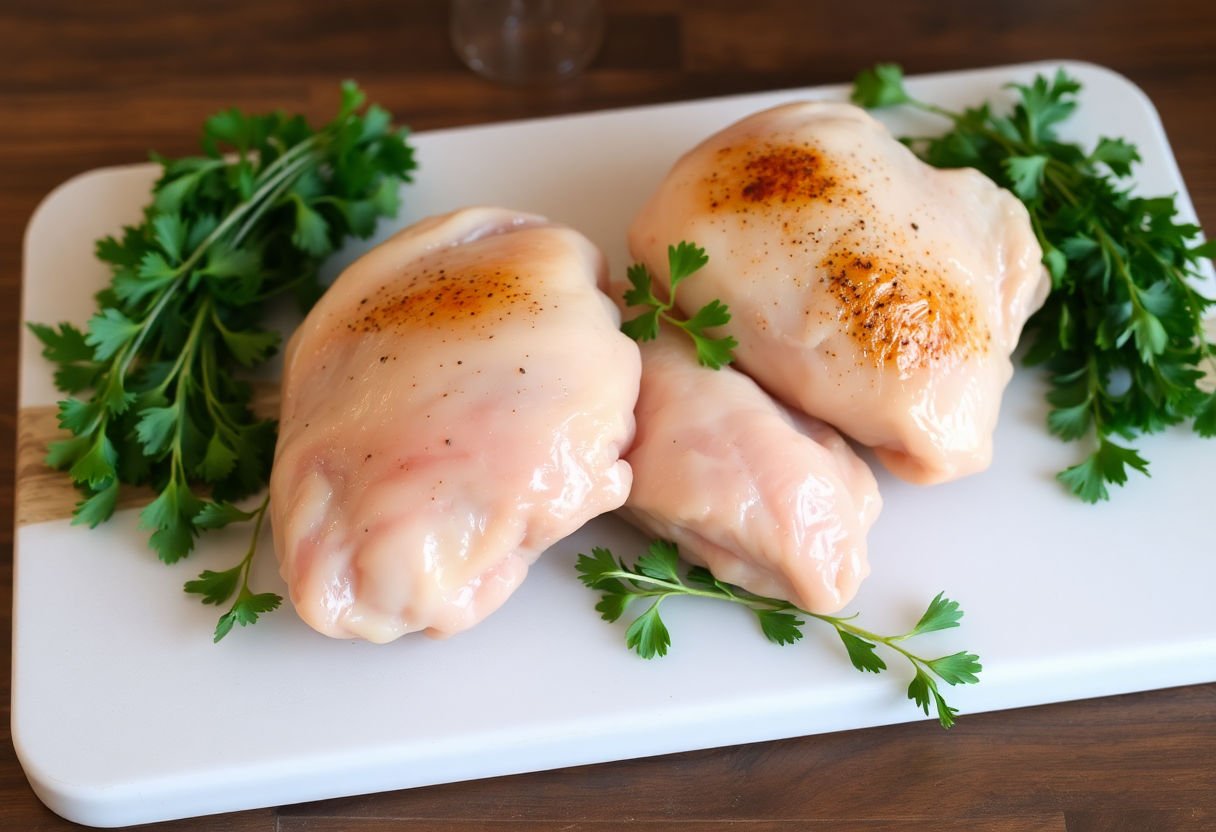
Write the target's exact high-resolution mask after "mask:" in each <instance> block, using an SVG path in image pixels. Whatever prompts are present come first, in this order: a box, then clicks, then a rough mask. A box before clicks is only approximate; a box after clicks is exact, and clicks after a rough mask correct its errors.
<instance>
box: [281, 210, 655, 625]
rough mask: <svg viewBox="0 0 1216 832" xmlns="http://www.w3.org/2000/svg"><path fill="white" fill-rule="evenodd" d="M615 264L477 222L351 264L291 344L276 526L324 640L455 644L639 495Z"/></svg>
mask: <svg viewBox="0 0 1216 832" xmlns="http://www.w3.org/2000/svg"><path fill="white" fill-rule="evenodd" d="M605 279H606V267H605V263H604V259H603V256H602V255H601V254H600V252H599V251H598V250H597V249H596V248H595V246H594V245H592V243H591V242H590V241H588V240H587V239H586V238H585V237H583V236H582V235H580V234H578V233H576V232H574V231H572V230H570V229H568V228H564V227H561V226H557V225H554V224H551V223H549V222H547V221H546V220H544V219H543V218H540V217H535V216H530V215H526V214H518V213H514V212H510V211H505V210H500V209H484V208H483V209H469V210H465V211H459V212H456V213H453V214H449V215H447V216H442V217H438V218H434V219H431V220H427V221H424V222H422V223H419V224H418V225H416V226H413V227H411V228H408V229H406V230H405V231H403V232H401V233H400V234H398V235H396V236H395V237H393V238H391V239H389V240H388V241H387V242H385V243H384V244H383V245H381V246H379V247H378V248H376V249H374V250H373V251H371V252H370V253H368V254H367V255H365V256H364V257H363V258H361V259H360V260H359V261H357V262H356V263H354V264H353V265H352V266H350V268H348V269H347V270H346V271H345V272H344V273H343V274H342V276H341V277H339V278H338V280H337V281H336V282H335V283H334V285H333V287H332V288H331V289H330V290H329V291H328V292H327V293H326V294H325V296H324V297H323V298H322V299H321V301H320V302H319V303H318V304H317V306H316V307H315V308H314V309H313V311H312V312H311V313H310V314H309V316H308V318H307V319H306V320H305V321H304V323H303V324H302V325H301V326H300V328H299V329H298V330H297V332H296V334H295V335H294V336H293V338H292V339H291V342H290V343H289V344H288V347H287V351H286V360H285V369H284V375H283V401H282V413H281V426H280V436H279V444H278V447H277V449H276V454H275V464H274V469H273V474H272V477H271V486H270V487H271V503H270V504H271V511H272V517H273V523H274V533H275V549H276V551H277V553H278V557H279V564H280V571H281V572H282V574H283V577H284V579H285V580H286V581H287V584H288V586H289V588H290V593H291V599H292V602H293V603H294V604H295V608H296V610H297V612H298V613H299V614H300V617H301V618H303V619H304V620H305V621H306V622H307V623H308V624H310V625H311V626H312V627H314V628H315V629H317V630H319V631H320V632H322V633H324V634H326V635H330V636H334V637H338V638H351V637H358V638H364V639H367V640H369V641H374V642H387V641H390V640H392V639H395V638H397V637H398V636H401V635H403V634H405V633H409V632H412V631H416V630H426V631H427V632H428V633H429V634H431V635H448V634H451V633H455V632H458V631H460V630H464V629H467V628H469V627H471V626H473V625H474V624H476V623H477V622H478V621H480V620H481V619H482V618H484V617H485V616H487V615H489V614H490V613H492V612H493V611H494V610H495V609H497V608H498V607H499V606H500V605H501V604H502V603H503V602H504V601H505V600H506V598H507V597H508V596H509V595H510V593H511V592H512V591H514V590H515V588H516V587H518V586H519V584H520V582H521V581H522V580H523V579H524V577H525V575H526V573H527V570H528V566H529V564H531V563H532V562H533V561H534V560H535V559H536V557H537V556H538V555H539V554H540V553H541V552H542V551H544V549H545V548H547V547H548V546H549V545H550V544H552V543H554V542H555V541H557V540H559V539H561V538H562V537H565V536H566V535H568V534H570V533H572V532H574V531H575V530H576V529H578V528H579V527H580V526H581V525H582V524H583V523H584V522H586V521H587V520H589V519H591V518H592V517H595V516H596V515H599V514H601V513H604V512H607V511H611V510H613V509H615V508H617V507H619V506H620V505H621V504H622V503H623V502H624V501H625V497H626V496H627V494H628V492H629V487H630V483H631V481H632V477H631V473H630V469H629V466H628V464H626V463H625V462H624V461H623V460H622V459H621V453H622V451H623V450H624V449H625V448H626V447H627V446H628V445H629V443H630V442H631V441H632V439H633V434H634V418H633V407H634V403H635V401H636V398H637V394H638V384H639V373H640V360H639V356H638V350H637V347H636V345H635V344H634V343H633V342H632V341H630V340H629V339H628V338H627V337H625V336H624V335H622V334H621V333H620V332H619V331H618V325H619V320H620V318H619V314H618V312H617V310H616V308H615V307H614V306H613V305H612V304H611V302H610V301H609V300H608V298H607V296H605V295H604V294H603V293H602V292H601V291H600V289H599V288H598V287H599V286H600V285H602V281H604V280H605Z"/></svg>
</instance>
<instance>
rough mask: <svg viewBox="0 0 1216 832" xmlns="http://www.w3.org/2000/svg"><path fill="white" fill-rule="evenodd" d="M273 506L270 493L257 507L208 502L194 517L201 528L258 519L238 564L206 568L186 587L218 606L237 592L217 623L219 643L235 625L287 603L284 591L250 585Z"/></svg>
mask: <svg viewBox="0 0 1216 832" xmlns="http://www.w3.org/2000/svg"><path fill="white" fill-rule="evenodd" d="M269 507H270V495H269V494H267V495H266V496H265V497H264V498H263V499H262V502H261V504H260V505H259V506H258V507H257V508H256V509H254V510H253V511H242V510H241V509H239V508H237V507H236V506H234V505H232V503H225V502H218V503H207V504H206V505H205V506H203V509H202V511H200V512H199V513H198V515H197V516H196V517H195V518H194V524H195V525H196V526H197V527H198V528H200V529H222V528H223V527H224V526H227V525H229V524H231V523H241V522H245V521H248V520H253V521H254V523H253V537H252V539H251V540H250V541H249V548H248V549H247V550H246V551H245V557H244V558H242V559H241V560H240V562H239V563H237V565H236V566H233V567H232V568H230V569H225V570H224V571H222V572H214V571H212V570H210V569H204V570H203V572H202V574H200V575H199V576H198V578H196V579H195V580H193V581H187V582H186V585H185V586H184V587H183V589H184V590H185V591H186V592H189V593H193V594H195V595H201V596H203V598H202V601H203V603H204V604H215V605H216V606H217V607H218V606H219V605H220V604H223V603H224V602H225V601H227V600H228V599H229V598H232V596H233V595H234V594H235V595H236V599H235V600H234V601H233V602H232V606H231V607H229V608H228V611H227V612H226V613H224V614H223V615H221V616H220V620H219V621H218V622H217V623H216V625H215V636H214V638H213V641H215V642H216V643H218V642H219V641H220V639H222V638H223V637H224V636H226V635H228V633H230V632H231V631H232V627H233V625H235V624H240V625H241V626H242V627H245V626H248V625H250V624H256V623H257V620H258V616H259V615H260V614H262V613H267V612H273V611H274V610H276V609H278V608H279V605H280V604H281V603H283V598H282V596H280V595H277V594H275V593H273V592H258V593H255V592H253V591H252V590H251V589H250V588H249V570H250V569H251V568H252V567H253V556H254V553H255V552H257V549H258V538H259V537H261V534H262V523H263V521H265V519H266V509H267V508H269Z"/></svg>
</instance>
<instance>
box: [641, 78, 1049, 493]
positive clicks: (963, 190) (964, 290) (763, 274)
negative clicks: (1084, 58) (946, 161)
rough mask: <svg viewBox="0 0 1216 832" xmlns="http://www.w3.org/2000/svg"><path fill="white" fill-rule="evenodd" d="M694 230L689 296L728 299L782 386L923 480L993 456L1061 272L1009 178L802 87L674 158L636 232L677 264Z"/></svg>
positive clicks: (757, 366)
mask: <svg viewBox="0 0 1216 832" xmlns="http://www.w3.org/2000/svg"><path fill="white" fill-rule="evenodd" d="M681 240H689V241H694V242H696V243H697V244H698V245H700V246H703V247H704V248H705V250H706V252H707V253H708V255H709V264H708V266H706V267H705V268H704V269H703V270H702V271H701V272H698V273H697V275H696V276H695V277H693V278H691V279H689V280H688V281H686V282H685V283H683V284H681V286H680V288H679V292H678V293H677V299H678V302H679V305H680V306H681V307H682V308H683V309H684V311H685V312H687V313H691V312H693V311H695V310H696V309H698V308H700V307H701V306H702V305H704V304H705V303H707V302H708V301H710V300H711V299H714V298H717V299H720V300H721V301H722V302H724V303H725V304H726V305H727V306H728V307H729V308H730V310H731V312H732V313H733V316H734V317H733V319H732V321H731V322H730V324H729V325H728V326H727V327H725V330H726V331H727V332H729V333H731V334H732V335H734V337H735V338H737V339H738V341H739V347H738V349H737V350H736V354H737V356H738V362H737V363H738V366H740V367H741V368H742V369H744V370H745V371H746V372H747V373H749V374H750V375H751V376H753V377H754V378H755V379H756V380H757V381H759V382H760V383H761V384H762V385H763V386H764V387H765V388H767V389H768V390H769V391H770V392H772V393H774V394H775V395H777V396H779V397H781V398H782V399H784V400H785V401H786V402H788V403H789V404H791V405H793V406H795V407H797V408H799V409H800V410H802V411H804V412H806V413H808V414H810V415H812V416H816V417H818V418H821V419H823V420H825V421H827V422H830V423H831V424H833V425H835V426H836V427H837V428H839V429H840V430H842V431H844V432H846V433H848V434H849V435H851V436H853V437H854V438H856V439H857V440H858V441H860V442H862V443H864V444H866V445H871V446H873V447H874V448H875V452H876V454H877V455H878V457H879V459H880V460H881V461H882V462H883V463H884V464H885V465H886V466H887V467H888V468H890V469H891V470H892V471H893V472H895V473H896V474H898V475H899V476H901V477H903V478H905V479H908V480H911V481H913V482H920V483H933V482H943V481H946V480H951V479H955V478H957V477H961V476H965V475H967V474H971V473H975V472H977V471H981V470H983V469H984V468H986V467H987V466H988V465H989V463H990V461H991V455H992V433H993V430H994V428H995V426H996V421H997V415H998V410H999V407H1000V401H1001V395H1002V393H1003V391H1004V388H1005V386H1006V384H1007V383H1008V381H1009V379H1010V377H1011V375H1012V372H1013V369H1012V365H1011V362H1010V354H1011V353H1012V351H1013V349H1014V347H1015V346H1016V344H1017V340H1018V336H1019V334H1020V332H1021V329H1022V326H1023V324H1024V323H1025V321H1026V319H1027V318H1028V317H1029V316H1030V315H1031V313H1033V312H1034V311H1035V310H1036V309H1037V308H1038V307H1039V306H1040V305H1041V304H1042V302H1043V300H1044V298H1045V297H1046V293H1047V289H1048V279H1047V276H1046V273H1045V271H1044V269H1043V268H1042V265H1041V263H1040V258H1041V251H1040V249H1039V246H1038V243H1037V242H1036V240H1035V236H1034V233H1033V230H1032V229H1031V226H1030V222H1029V219H1028V215H1027V213H1026V210H1025V208H1024V207H1023V206H1022V204H1021V203H1020V202H1019V201H1018V200H1017V199H1016V198H1015V197H1014V196H1013V195H1012V194H1010V193H1009V192H1007V191H1004V190H1002V189H1000V188H998V187H997V186H996V185H995V184H993V183H992V182H991V181H990V180H988V179H987V178H985V177H984V176H983V175H981V174H980V173H978V172H976V171H974V170H950V171H944V170H937V169H934V168H931V167H929V166H928V165H926V164H924V163H923V162H921V161H920V160H919V159H917V158H916V157H915V156H914V155H913V154H912V153H911V152H910V151H909V150H908V149H907V148H905V147H904V146H903V145H901V144H900V143H899V142H897V141H896V140H895V139H894V138H892V136H891V135H890V133H889V132H888V131H887V129H886V128H885V127H883V125H881V124H880V123H879V122H877V121H876V120H874V119H873V118H871V117H870V116H869V115H868V114H866V113H865V112H864V111H863V110H860V109H858V108H856V107H853V106H851V105H848V104H841V103H832V102H811V103H797V104H790V105H786V106H782V107H777V108H775V109H771V110H767V111H765V112H761V113H757V114H755V115H752V116H750V117H748V118H745V119H743V120H742V121H740V122H738V123H736V124H734V125H732V126H730V127H728V128H726V129H725V130H723V131H721V132H720V133H717V134H716V135H714V136H711V137H710V138H709V139H707V140H706V141H704V142H703V143H702V144H701V145H699V146H698V147H696V148H694V149H693V150H691V151H690V152H689V153H687V154H686V155H685V156H684V157H683V158H681V159H680V160H679V161H678V162H677V163H676V165H675V167H674V168H673V169H672V171H671V172H670V174H669V175H668V176H667V178H666V179H665V180H664V181H663V183H662V184H661V185H660V186H659V188H658V190H657V192H656V193H655V194H654V195H653V196H652V197H651V199H650V200H649V201H648V202H647V204H646V205H645V207H644V208H643V209H642V210H641V212H640V213H639V214H638V216H637V217H636V219H635V220H634V222H633V225H632V227H631V229H630V233H629V243H630V249H631V250H632V253H633V255H634V257H635V258H637V259H639V260H641V261H643V262H645V263H646V264H647V266H648V267H649V269H650V270H651V272H652V273H653V274H655V275H656V276H657V277H658V278H659V279H660V280H661V281H665V280H666V278H667V268H666V265H667V264H666V250H667V246H668V245H669V244H673V243H677V242H679V241H681Z"/></svg>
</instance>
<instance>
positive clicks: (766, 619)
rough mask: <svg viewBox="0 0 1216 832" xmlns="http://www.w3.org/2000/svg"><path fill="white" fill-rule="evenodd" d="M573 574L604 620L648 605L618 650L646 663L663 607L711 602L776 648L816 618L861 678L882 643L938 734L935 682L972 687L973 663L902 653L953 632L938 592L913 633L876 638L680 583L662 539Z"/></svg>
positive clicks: (880, 666) (741, 594)
mask: <svg viewBox="0 0 1216 832" xmlns="http://www.w3.org/2000/svg"><path fill="white" fill-rule="evenodd" d="M576 568H577V569H578V572H579V579H580V580H581V581H582V582H583V583H584V584H585V585H586V586H587V587H589V588H590V589H594V590H596V591H598V592H601V593H602V595H601V597H600V601H599V603H598V604H596V605H595V608H596V609H597V610H598V611H599V612H600V615H601V616H602V617H603V619H604V620H605V621H609V622H612V621H616V620H617V619H619V618H620V617H621V616H622V615H624V614H625V611H626V610H628V608H629V606H630V605H631V604H632V603H633V602H634V601H635V600H637V599H639V598H642V599H652V600H651V604H650V606H648V607H647V608H646V610H645V611H644V612H642V614H641V615H639V616H638V617H637V618H635V619H634V620H633V623H632V624H630V625H629V629H628V630H626V631H625V644H626V646H627V647H629V648H630V649H633V650H635V651H637V653H638V655H640V656H641V657H642V658H645V659H652V658H654V657H655V656H665V655H667V649H668V648H669V647H670V646H671V634H670V633H669V632H668V630H667V627H666V625H665V624H664V623H663V619H662V617H661V616H660V610H659V608H660V606H661V605H662V603H663V601H665V600H666V599H668V598H671V597H674V596H694V597H698V598H713V599H716V600H719V601H728V602H730V603H734V604H740V605H742V606H744V607H746V608H747V609H749V610H751V611H752V612H753V613H755V615H756V619H757V621H758V623H759V624H760V630H761V632H762V633H763V634H764V637H765V638H767V639H768V640H769V641H771V642H773V643H775V644H792V643H794V642H795V641H798V640H799V639H801V638H802V626H803V625H804V624H805V623H806V622H805V620H804V619H803V617H806V618H816V619H818V620H820V621H823V622H825V623H827V624H830V625H831V626H832V627H834V628H835V630H836V633H837V635H839V636H840V640H841V642H843V643H844V648H845V650H846V651H847V652H848V654H849V661H850V662H852V664H853V667H855V668H857V669H858V670H860V671H862V672H868V673H881V672H882V671H883V670H886V669H887V664H886V662H885V661H883V659H882V657H881V656H879V655H878V653H877V652H876V650H875V648H876V647H877V646H878V645H879V644H882V645H883V646H885V647H888V648H890V649H891V650H894V651H895V652H897V653H899V654H900V655H902V656H903V657H904V658H905V659H907V660H908V661H909V662H910V663H911V664H912V667H913V668H914V669H915V671H916V675H915V676H913V678H912V682H911V684H909V685H908V698H909V699H911V700H912V701H913V702H914V703H916V704H917V705H918V706H919V707H920V708H921V709H922V710H923V711H924V712H925V713H926V714H928V713H929V705H930V703H932V704H933V706H934V707H935V709H936V712H937V719H938V721H939V722H940V723H941V725H942V727H943V728H949V727H950V726H951V725H953V724H954V721H955V720H954V717H955V715H957V714H958V710H957V709H955V708H952V707H950V706H949V705H948V704H947V703H946V700H945V698H944V697H943V696H942V694H941V690H940V689H939V688H938V685H937V681H936V680H935V679H934V678H933V677H934V676H936V677H937V678H938V679H941V680H942V681H943V682H946V683H947V684H949V685H958V684H975V683H976V682H978V681H979V678H978V674H979V673H980V671H981V670H982V669H983V668H982V666H981V665H980V662H979V656H977V655H976V654H974V653H967V652H959V653H954V654H951V655H949V656H942V657H940V658H936V659H926V658H922V657H921V656H917V655H916V654H914V653H911V652H910V651H908V650H906V649H905V648H904V647H903V646H901V642H903V641H906V640H907V639H909V638H912V637H913V636H918V635H923V634H924V633H931V632H934V631H935V630H948V629H950V628H952V627H957V626H958V625H959V624H958V622H959V619H960V618H962V617H963V611H962V610H961V609H959V606H958V602H956V601H951V600H950V599H948V598H946V597H944V596H943V595H942V594H941V593H938V595H937V597H936V598H934V599H933V600H932V601H931V602H930V603H929V607H928V609H926V610H925V613H924V615H922V616H921V617H920V620H919V621H918V622H916V626H915V627H913V628H912V629H911V630H909V631H908V632H906V633H903V634H902V635H897V636H880V635H877V634H875V633H871V632H870V631H869V630H863V629H861V628H860V627H857V626H856V625H854V624H853V623H852V621H853V619H855V618H856V616H855V615H854V616H849V617H847V618H842V617H838V616H834V615H818V614H816V613H812V612H807V611H806V610H802V609H799V608H798V607H795V606H794V605H793V604H791V603H789V602H788V601H782V600H780V599H777V598H765V597H764V596H761V595H755V594H753V593H750V592H748V591H746V590H744V589H741V588H739V587H737V586H733V585H731V584H726V583H723V582H722V581H719V580H718V579H717V578H715V577H714V576H713V575H712V574H710V572H709V571H708V570H706V569H704V568H702V567H700V566H693V567H691V568H689V569H688V572H687V575H686V577H685V578H684V579H681V578H680V573H679V551H678V550H677V548H676V545H675V544H674V543H669V542H668V541H665V540H656V541H654V542H652V543H651V544H650V546H649V548H648V549H647V551H646V554H644V555H642V556H641V557H639V558H638V560H637V563H636V565H635V566H633V567H629V566H627V565H626V564H625V562H624V561H623V560H621V561H618V560H617V559H616V558H615V557H614V556H613V554H612V552H611V551H609V550H608V549H603V548H595V549H592V550H591V554H590V555H584V554H580V555H579V556H578V562H577V564H576Z"/></svg>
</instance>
